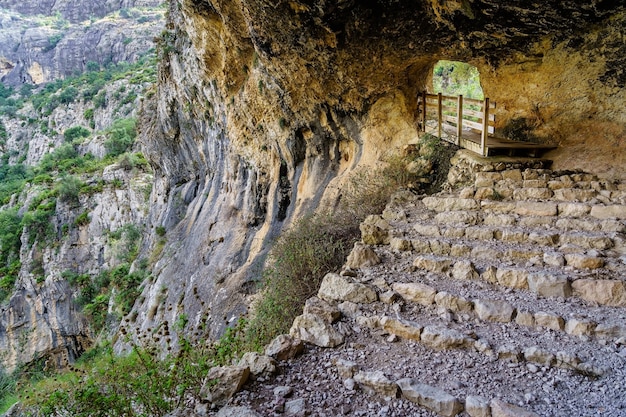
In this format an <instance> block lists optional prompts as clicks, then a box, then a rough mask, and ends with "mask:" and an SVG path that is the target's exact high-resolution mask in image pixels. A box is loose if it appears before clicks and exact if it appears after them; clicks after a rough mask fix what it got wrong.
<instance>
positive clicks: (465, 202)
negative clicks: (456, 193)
mask: <svg viewBox="0 0 626 417" xmlns="http://www.w3.org/2000/svg"><path fill="white" fill-rule="evenodd" d="M422 202H423V203H424V205H425V206H426V207H427V208H428V209H429V210H433V211H436V212H439V213H441V212H446V211H459V210H478V209H479V208H480V205H479V204H478V202H477V201H476V200H474V199H473V198H455V197H425V198H424V199H423V200H422Z"/></svg>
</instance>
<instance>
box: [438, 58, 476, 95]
mask: <svg viewBox="0 0 626 417" xmlns="http://www.w3.org/2000/svg"><path fill="white" fill-rule="evenodd" d="M432 92H433V93H435V94H437V93H442V94H443V95H447V96H458V95H463V97H466V98H473V99H476V100H482V99H483V98H484V95H483V89H482V87H481V85H480V73H479V72H478V68H476V67H475V66H473V65H470V64H468V63H466V62H460V61H446V60H441V61H438V62H437V63H436V64H435V66H434V67H433V74H432Z"/></svg>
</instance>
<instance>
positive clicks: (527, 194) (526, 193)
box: [513, 184, 556, 214]
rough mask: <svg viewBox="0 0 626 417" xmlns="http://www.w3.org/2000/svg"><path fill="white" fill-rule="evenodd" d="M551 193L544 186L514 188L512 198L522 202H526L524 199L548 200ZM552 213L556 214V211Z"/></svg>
mask: <svg viewBox="0 0 626 417" xmlns="http://www.w3.org/2000/svg"><path fill="white" fill-rule="evenodd" d="M536 185H539V184H536ZM552 195H553V192H552V190H550V189H549V188H544V187H527V188H516V189H515V190H513V199H514V200H520V201H524V202H526V200H548V199H550V198H552ZM555 208H556V206H555ZM554 214H556V212H555V213H554Z"/></svg>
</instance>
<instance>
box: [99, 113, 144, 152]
mask: <svg viewBox="0 0 626 417" xmlns="http://www.w3.org/2000/svg"><path fill="white" fill-rule="evenodd" d="M106 133H107V136H108V139H107V140H106V142H104V147H105V148H106V150H107V152H108V155H110V156H113V157H115V156H119V155H121V154H123V153H124V152H126V151H128V150H129V149H130V147H131V146H133V143H135V138H136V137H137V119H134V118H131V119H118V120H116V121H114V122H113V124H112V125H111V127H110V128H109V129H108V130H107V131H106Z"/></svg>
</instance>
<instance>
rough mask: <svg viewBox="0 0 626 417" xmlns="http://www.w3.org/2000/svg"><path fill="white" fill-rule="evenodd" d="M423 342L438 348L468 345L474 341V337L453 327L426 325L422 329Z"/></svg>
mask: <svg viewBox="0 0 626 417" xmlns="http://www.w3.org/2000/svg"><path fill="white" fill-rule="evenodd" d="M421 342H422V343H423V344H424V345H426V346H428V347H430V348H432V349H437V350H443V349H456V348H464V347H468V346H470V345H471V344H473V343H474V341H473V340H472V339H470V338H469V337H467V336H465V335H464V334H463V333H460V332H458V331H456V330H453V329H448V328H445V327H439V326H426V327H424V329H423V330H422V334H421Z"/></svg>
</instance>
